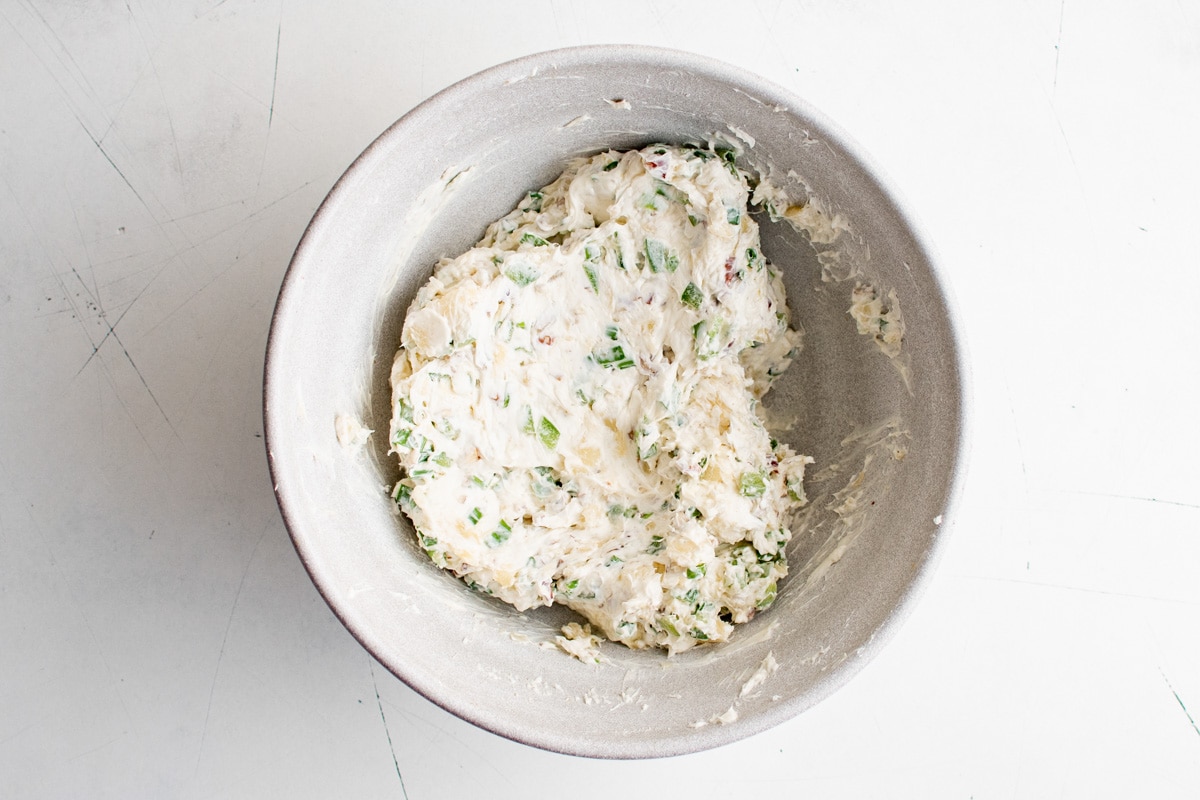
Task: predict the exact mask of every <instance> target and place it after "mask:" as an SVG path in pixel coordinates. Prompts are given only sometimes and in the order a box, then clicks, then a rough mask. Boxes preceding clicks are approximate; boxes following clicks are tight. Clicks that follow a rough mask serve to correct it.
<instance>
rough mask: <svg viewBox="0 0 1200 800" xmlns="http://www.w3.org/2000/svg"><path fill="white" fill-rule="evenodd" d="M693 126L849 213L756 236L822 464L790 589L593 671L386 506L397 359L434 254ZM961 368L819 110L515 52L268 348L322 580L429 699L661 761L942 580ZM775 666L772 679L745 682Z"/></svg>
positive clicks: (817, 666) (331, 220)
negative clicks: (584, 165) (452, 566)
mask: <svg viewBox="0 0 1200 800" xmlns="http://www.w3.org/2000/svg"><path fill="white" fill-rule="evenodd" d="M685 141H695V142H709V141H718V142H725V143H730V144H735V145H738V146H739V147H740V149H741V154H740V156H739V162H740V163H741V164H742V165H743V166H748V167H751V168H753V169H754V170H755V171H757V172H759V173H760V174H763V175H768V176H770V177H771V179H772V180H773V181H774V182H776V183H777V184H779V185H781V186H784V187H786V188H787V189H788V190H789V192H790V193H791V194H792V195H793V196H795V197H798V198H804V197H807V196H809V193H810V192H811V194H812V197H813V199H814V200H815V201H819V202H821V203H822V204H824V205H825V207H826V208H827V209H828V210H829V211H830V212H831V213H833V212H838V213H841V214H843V215H844V217H845V219H846V220H847V221H848V222H849V225H850V227H851V231H850V232H847V233H845V234H843V235H842V237H840V238H839V241H838V242H836V243H834V245H833V246H814V245H812V244H811V243H810V242H809V241H808V239H807V237H806V236H805V235H803V234H800V233H797V232H796V231H795V230H793V229H792V228H791V226H789V225H786V224H782V223H771V222H769V221H767V220H765V219H760V220H759V221H760V224H761V225H762V231H763V250H764V252H765V254H766V255H767V257H768V258H770V259H771V260H772V261H773V262H774V263H775V265H776V266H777V267H778V268H780V269H781V270H782V271H783V272H784V273H785V276H786V278H785V283H786V286H787V290H788V298H789V304H790V305H791V307H792V311H793V318H794V319H795V320H798V321H799V322H800V323H801V324H802V326H803V328H804V330H805V344H804V349H803V351H802V354H801V356H800V358H799V359H798V361H797V363H796V364H795V365H794V366H793V367H792V369H791V370H789V372H788V373H787V374H786V375H785V377H784V378H783V379H782V380H781V381H780V383H779V384H777V386H776V388H775V389H774V390H773V391H772V393H771V394H770V395H769V396H768V401H767V407H768V409H769V410H770V412H771V414H772V415H773V417H774V418H775V419H776V420H778V422H779V425H780V433H779V437H780V438H782V439H784V440H786V441H788V442H789V443H791V444H792V445H793V446H794V447H795V448H796V449H797V450H798V451H800V452H803V453H807V454H809V455H812V456H813V457H814V458H815V459H816V464H815V465H814V466H813V467H812V469H811V471H810V476H811V478H810V480H809V481H808V491H809V496H810V498H811V503H810V505H809V507H808V509H807V511H806V512H805V514H804V516H803V519H802V520H801V521H800V523H799V524H798V525H797V526H796V529H795V535H794V539H793V542H792V544H791V546H790V548H789V551H788V552H789V563H790V564H791V565H792V567H791V568H792V573H791V575H790V576H789V578H788V580H787V582H786V584H785V585H784V586H783V587H782V590H781V592H780V596H779V600H778V601H777V603H776V604H775V605H774V606H773V607H772V608H771V609H770V610H769V611H767V612H766V613H763V614H760V615H759V616H758V617H757V618H755V619H754V620H753V621H751V622H750V623H748V624H747V625H745V626H742V627H741V629H740V630H739V632H738V633H736V634H735V636H734V638H733V639H732V641H730V642H729V643H727V644H724V645H720V646H714V647H711V648H707V649H706V648H697V649H696V650H693V651H689V652H687V653H684V654H681V655H679V656H675V657H673V658H670V659H668V658H667V657H666V656H665V655H664V654H663V653H660V652H648V651H630V650H627V649H624V648H622V647H620V646H618V645H613V644H606V645H605V646H604V647H603V648H602V654H603V655H604V657H605V659H606V661H605V662H604V663H602V664H599V665H591V664H584V663H581V662H579V661H576V660H574V659H572V658H569V657H568V656H566V655H564V654H563V653H561V652H557V651H555V650H553V649H551V648H547V647H544V646H542V645H543V644H544V643H547V642H551V641H553V637H554V635H555V634H556V633H557V632H558V629H559V627H560V626H561V625H562V624H563V623H564V622H565V621H568V620H570V619H572V618H573V616H572V615H571V614H570V613H569V612H565V611H560V610H550V609H543V610H539V611H535V612H527V613H523V614H522V613H517V612H516V611H515V610H513V609H511V608H509V607H507V606H505V605H503V604H501V603H499V602H495V601H491V600H489V599H487V598H484V597H481V596H479V595H477V594H475V593H473V592H471V591H470V590H468V589H467V588H466V587H465V586H464V585H463V584H462V583H460V582H459V581H457V580H455V579H454V578H453V577H452V576H450V575H449V574H446V573H443V572H441V571H440V570H438V569H437V568H436V567H434V566H433V565H432V564H431V563H430V562H429V561H428V559H427V558H426V557H425V555H424V554H423V553H422V552H421V551H420V550H419V549H418V547H417V546H416V543H415V541H414V538H413V531H412V527H411V525H410V524H409V523H408V520H407V519H406V518H404V517H402V516H400V515H398V513H397V512H396V509H395V508H394V506H393V504H392V502H391V501H390V499H389V498H388V495H387V489H388V488H389V487H390V485H391V484H392V482H393V481H394V480H395V479H396V478H397V468H396V466H395V462H394V459H393V458H391V457H389V456H388V455H387V452H386V450H387V427H388V421H389V418H390V389H389V386H388V372H389V369H390V366H391V360H392V356H393V354H394V353H395V350H396V348H397V346H398V344H399V340H400V329H401V325H402V322H403V315H404V312H405V310H406V309H407V307H408V305H409V303H410V302H411V301H412V298H413V297H414V295H415V293H416V291H417V289H418V288H419V287H420V286H421V284H423V283H424V282H425V280H426V279H427V278H428V276H429V274H430V272H431V269H432V266H433V264H434V263H435V261H436V260H437V259H438V258H439V257H442V256H452V255H455V254H457V253H459V252H462V251H463V250H465V249H466V248H468V247H469V246H470V245H472V244H473V243H474V242H475V241H476V240H478V238H479V237H480V235H481V234H482V232H483V229H484V227H485V226H486V225H487V223H489V222H491V221H492V220H494V219H496V218H497V217H500V216H501V215H503V214H504V213H505V212H507V211H508V210H509V209H511V208H512V207H513V205H514V204H515V203H516V202H517V201H518V200H519V199H520V197H521V196H522V195H523V194H524V193H525V192H526V191H528V190H529V189H531V188H536V187H539V186H541V185H543V184H545V183H547V182H549V181H550V180H552V179H553V178H554V177H555V176H557V175H558V173H559V172H561V170H562V168H563V166H564V164H565V162H566V161H567V160H568V159H569V158H571V157H572V156H576V155H584V154H590V153H593V152H597V151H599V150H603V149H606V148H618V149H624V148H630V147H638V146H641V145H644V144H649V143H652V142H670V143H678V142H685ZM751 143H752V146H751ZM819 252H824V253H825V255H819ZM850 272H853V273H854V275H853V276H852V277H847V273H850ZM857 281H862V282H867V283H870V284H872V285H873V286H876V287H877V288H879V289H881V290H882V291H885V292H886V291H889V290H894V291H895V293H896V297H897V299H898V301H899V304H900V306H901V308H902V310H903V313H904V316H905V321H906V328H907V333H906V337H905V340H904V343H903V350H902V355H901V356H900V357H899V358H889V357H888V356H886V355H884V354H883V353H882V352H881V351H880V350H879V349H878V348H877V347H876V346H875V344H874V343H873V342H872V341H871V340H870V339H869V338H868V337H865V336H862V335H860V334H859V333H858V332H857V331H856V329H855V325H854V322H853V320H852V319H851V318H850V316H849V315H848V314H847V309H848V308H849V306H850V302H851V301H850V292H851V289H852V288H853V286H854V285H855V283H856V282H857ZM959 363H960V361H959V353H958V349H957V345H956V337H955V333H954V330H953V328H952V324H951V320H950V314H949V311H948V309H947V306H946V300H945V298H944V294H943V291H942V289H941V287H940V285H939V283H938V281H937V277H936V275H935V273H934V272H933V268H932V265H931V264H930V258H929V255H928V253H927V250H926V248H925V247H924V246H923V244H922V242H921V241H920V239H919V237H918V234H917V233H916V232H915V231H914V230H913V227H912V225H911V224H910V222H909V221H908V219H907V218H906V217H905V215H904V214H903V213H902V212H901V210H900V209H899V208H898V207H897V205H896V204H895V202H894V200H893V199H892V197H891V195H890V193H889V192H888V191H887V190H886V189H885V188H884V186H883V185H882V184H881V183H880V181H879V179H878V178H877V177H876V176H875V174H874V172H873V170H871V169H869V168H868V167H867V166H866V165H865V164H864V162H863V159H862V157H861V156H859V155H857V154H856V152H855V151H854V150H853V149H852V146H851V145H849V144H848V143H847V141H846V139H845V137H844V136H843V135H842V134H840V133H839V132H838V131H837V130H836V129H835V128H834V127H833V126H832V125H830V123H828V122H827V121H826V120H824V119H823V118H822V117H821V116H820V115H819V114H818V113H817V112H815V111H814V110H812V109H811V108H809V107H808V106H806V105H804V104H803V103H802V102H801V101H799V100H798V99H796V98H794V97H792V96H790V95H788V94H787V93H785V92H783V91H782V90H779V89H778V88H776V87H774V86H773V85H771V84H769V83H767V82H766V81H763V80H762V79H760V78H756V77H754V76H751V75H749V74H747V73H744V72H742V71H740V70H737V69H734V68H731V67H728V66H725V65H722V64H718V63H715V62H711V61H708V60H705V59H700V58H698V57H695V56H690V55H685V54H680V53H674V52H670V51H662V50H657V49H649V48H636V47H606V48H578V49H574V50H568V51H558V52H555V53H548V54H542V55H539V56H532V57H529V58H526V59H521V60H519V61H516V62H511V63H509V64H504V65H501V66H499V67H496V68H493V69H491V70H489V71H487V72H484V73H480V74H479V75H476V76H474V77H472V78H470V79H468V80H466V81H464V82H462V83H460V84H457V85H455V86H453V87H451V88H450V89H447V90H446V91H444V92H442V93H441V94H439V95H436V96H435V97H433V98H431V99H430V100H429V101H426V102H425V103H424V104H422V105H421V106H419V107H418V108H417V109H415V110H413V111H412V112H411V113H409V114H408V115H407V116H406V117H404V118H403V119H402V120H401V121H400V122H398V123H397V124H396V125H394V126H393V127H392V128H390V129H389V130H388V131H387V132H385V133H384V134H383V135H382V136H381V137H380V138H379V139H378V140H377V141H376V142H375V143H374V144H373V145H372V146H371V147H370V148H369V149H368V150H367V151H366V152H365V153H364V154H363V155H362V156H361V157H360V158H359V160H358V161H357V162H356V163H355V164H354V165H353V166H352V167H351V169H350V170H349V171H348V172H347V174H346V175H345V176H344V177H343V178H342V179H341V181H339V183H338V184H337V186H336V187H335V188H334V190H333V191H332V192H331V193H330V196H329V198H328V199H327V200H326V202H325V203H324V205H323V206H322V208H321V209H320V211H319V212H318V213H317V215H316V217H314V219H313V222H312V224H311V225H310V227H309V230H308V231H307V232H306V234H305V236H304V239H303V240H302V242H301V244H300V246H299V247H298V249H297V251H296V255H295V258H294V260H293V263H292V266H291V268H290V270H289V272H288V275H287V277H286V279H285V282H284V286H283V289H282V291H281V293H280V299H279V304H278V307H277V309H276V316H275V320H274V324H273V327H272V333H271V339H270V345H269V348H268V363H267V385H266V393H265V407H266V419H267V437H268V453H269V458H270V462H271V468H272V471H273V475H274V478H275V483H276V491H277V494H278V497H279V501H280V505H281V508H282V510H283V513H284V517H285V520H286V522H287V525H288V529H289V531H290V532H291V535H292V537H293V539H294V541H295V543H296V547H297V550H298V552H299V553H300V555H301V558H302V559H303V561H304V563H305V566H306V567H307V569H308V570H309V572H310V574H311V575H312V577H313V580H314V582H315V583H316V585H317V586H318V588H319V589H320V591H321V592H322V594H323V595H324V596H325V598H326V600H327V601H328V602H329V604H330V605H331V607H332V608H333V609H334V611H335V612H336V613H337V614H338V616H339V617H340V618H341V619H342V621H343V622H344V623H345V624H346V625H347V627H348V628H349V629H350V630H351V631H352V632H353V633H354V635H355V636H356V637H357V638H358V639H359V640H360V641H361V642H362V643H363V644H364V646H366V647H367V648H368V649H369V650H370V651H371V652H372V653H373V654H374V655H375V656H376V657H377V658H378V659H379V660H380V662H381V663H383V664H384V665H386V666H387V667H388V668H390V669H391V670H392V671H393V672H395V673H396V674H397V675H398V676H399V677H401V678H402V679H403V680H404V681H406V682H407V683H408V684H409V685H410V686H412V687H413V688H414V689H416V690H417V691H419V692H421V693H422V694H424V695H425V696H426V697H428V698H429V699H430V700H432V701H433V702H435V703H437V704H439V705H441V706H443V707H445V708H447V709H449V710H450V711H452V712H454V713H456V714H458V715H459V716H461V717H464V718H466V719H468V720H470V721H472V722H475V723H476V724H479V725H481V726H483V727H485V728H488V729H490V730H492V731H495V732H497V733H499V734H502V735H505V736H508V737H510V738H514V739H517V740H519V741H523V742H527V743H529V744H533V745H536V746H539V747H544V748H548V749H552V750H558V751H562V752H568V753H575V754H581V755H589V756H600V757H645V756H659V755H668V754H674V753H682V752H690V751H695V750H700V749H704V748H707V747H712V746H715V745H718V744H722V743H725V742H728V741H731V740H733V739H736V738H740V737H743V736H747V735H749V734H752V733H755V732H758V731H760V730H763V729H765V728H767V727H769V726H771V725H774V724H776V723H778V722H780V721H782V720H784V719H786V718H788V717H790V716H792V715H794V714H796V713H798V712H799V711H801V710H803V709H804V708H807V707H808V706H810V705H812V704H813V703H815V702H816V701H817V700H819V699H820V698H822V697H824V696H825V695H826V694H827V693H828V692H830V691H831V690H832V689H833V688H835V687H836V686H838V685H840V684H841V683H842V682H844V681H845V680H846V679H847V678H848V677H849V676H850V675H851V674H852V673H853V672H855V671H856V670H857V668H858V667H859V666H860V665H861V664H862V663H863V661H864V660H865V659H866V658H868V657H869V656H870V655H871V654H872V653H873V652H874V650H875V649H876V648H877V647H878V646H879V644H880V643H881V642H882V639H883V638H885V637H884V634H886V633H887V632H888V631H889V630H890V629H891V628H892V627H893V625H894V624H895V621H896V620H897V619H898V618H899V617H900V616H902V614H903V611H904V609H905V608H907V606H908V604H909V603H910V602H911V600H912V597H913V594H914V589H915V587H916V586H917V585H918V584H919V583H920V578H921V577H922V576H923V574H924V573H925V572H927V570H928V567H929V564H930V560H931V557H932V555H933V553H934V551H935V549H936V545H937V542H938V539H939V525H938V523H939V522H940V515H942V514H943V513H944V511H945V510H946V507H947V504H948V502H949V500H950V498H951V495H952V494H953V489H954V485H955V482H956V476H957V474H958V471H959V450H960V442H961V437H962V430H961V422H962V385H961V383H962V379H961V375H960V368H959ZM341 414H350V415H352V416H354V417H355V418H357V419H359V420H361V421H362V423H363V424H364V425H365V426H366V427H367V428H370V429H372V430H374V431H375V434H374V435H373V436H372V437H371V438H370V440H369V441H368V444H367V445H366V446H365V447H362V448H355V447H346V446H343V445H341V444H339V443H338V440H337V437H336V436H335V432H334V420H335V418H336V417H337V416H338V415H341ZM768 655H770V656H771V658H772V659H773V660H774V662H776V663H777V664H778V667H777V669H775V670H774V671H771V672H770V674H769V675H768V676H767V677H766V680H765V681H763V682H762V683H761V685H760V686H759V687H758V688H757V689H754V690H752V691H748V692H746V693H745V694H744V695H743V693H742V690H743V687H744V686H745V685H746V683H747V681H748V680H749V679H750V678H751V676H752V675H754V673H755V672H756V670H758V669H759V668H760V666H761V665H762V664H763V663H764V661H765V660H768ZM764 674H765V673H764ZM731 708H733V709H734V711H735V712H736V719H734V718H732V717H733V715H730V714H728V713H727V712H728V710H729V709H731ZM720 715H725V716H724V720H725V721H724V722H718V721H716V717H718V716H720Z"/></svg>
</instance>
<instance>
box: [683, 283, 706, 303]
mask: <svg viewBox="0 0 1200 800" xmlns="http://www.w3.org/2000/svg"><path fill="white" fill-rule="evenodd" d="M679 299H680V300H681V301H683V304H684V305H685V306H691V307H692V308H696V309H698V308H700V304H701V303H702V302H704V293H703V292H701V291H700V290H699V289H698V288H697V287H696V284H694V283H689V284H688V285H687V286H686V287H684V289H683V294H681V295H680V296H679Z"/></svg>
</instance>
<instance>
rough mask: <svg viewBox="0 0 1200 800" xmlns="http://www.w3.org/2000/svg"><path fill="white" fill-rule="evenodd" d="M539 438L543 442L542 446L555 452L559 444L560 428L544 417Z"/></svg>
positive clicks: (539, 429)
mask: <svg viewBox="0 0 1200 800" xmlns="http://www.w3.org/2000/svg"><path fill="white" fill-rule="evenodd" d="M538 438H539V439H541V440H542V444H544V445H545V446H546V447H548V448H550V449H551V450H553V449H554V448H555V446H556V445H557V444H558V428H556V427H555V426H554V423H553V422H551V421H550V420H548V419H546V418H545V417H542V421H541V425H540V427H539V428H538Z"/></svg>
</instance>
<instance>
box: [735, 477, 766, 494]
mask: <svg viewBox="0 0 1200 800" xmlns="http://www.w3.org/2000/svg"><path fill="white" fill-rule="evenodd" d="M766 491H767V482H766V480H765V479H764V478H763V474H762V473H761V472H745V473H743V474H742V477H740V478H738V492H739V493H740V494H741V495H742V497H762V496H763V494H764V493H765V492H766Z"/></svg>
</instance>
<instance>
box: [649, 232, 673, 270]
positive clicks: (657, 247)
mask: <svg viewBox="0 0 1200 800" xmlns="http://www.w3.org/2000/svg"><path fill="white" fill-rule="evenodd" d="M645 249H646V263H647V264H649V265H650V271H651V272H662V271H663V270H666V271H667V272H674V271H675V270H677V269H679V256H677V255H675V253H674V252H673V251H672V250H671V249H670V248H668V247H667V246H666V245H665V244H663V243H662V242H660V241H658V240H657V239H647V240H646V248H645Z"/></svg>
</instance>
